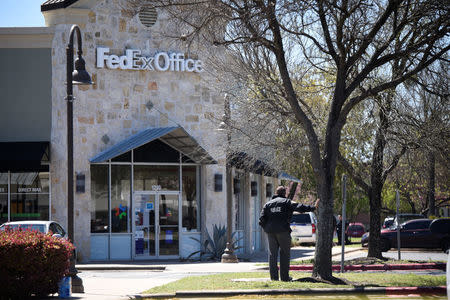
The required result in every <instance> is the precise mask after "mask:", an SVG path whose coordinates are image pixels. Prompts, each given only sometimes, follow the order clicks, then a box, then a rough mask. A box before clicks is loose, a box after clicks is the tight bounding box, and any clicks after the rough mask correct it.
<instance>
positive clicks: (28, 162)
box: [0, 142, 50, 172]
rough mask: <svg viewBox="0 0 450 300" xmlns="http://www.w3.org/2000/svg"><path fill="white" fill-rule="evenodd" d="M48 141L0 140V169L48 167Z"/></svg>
mask: <svg viewBox="0 0 450 300" xmlns="http://www.w3.org/2000/svg"><path fill="white" fill-rule="evenodd" d="M49 145H50V142H1V143H0V171H2V172H6V171H39V170H43V169H48V165H45V163H49V161H50V150H49Z"/></svg>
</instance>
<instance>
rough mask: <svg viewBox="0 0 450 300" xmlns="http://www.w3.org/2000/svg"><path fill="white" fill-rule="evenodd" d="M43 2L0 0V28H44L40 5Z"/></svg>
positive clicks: (41, 0) (43, 0) (35, 0)
mask: <svg viewBox="0 0 450 300" xmlns="http://www.w3.org/2000/svg"><path fill="white" fill-rule="evenodd" d="M44 2H45V0H0V27H39V26H45V21H44V16H43V15H42V13H41V4H42V3H44Z"/></svg>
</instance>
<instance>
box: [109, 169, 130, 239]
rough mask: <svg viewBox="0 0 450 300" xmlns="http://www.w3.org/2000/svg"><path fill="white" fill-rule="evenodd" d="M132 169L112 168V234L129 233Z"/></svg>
mask: <svg viewBox="0 0 450 300" xmlns="http://www.w3.org/2000/svg"><path fill="white" fill-rule="evenodd" d="M130 198H131V167H130V166H121V165H112V166H111V232H129V230H128V228H129V226H128V224H129V207H130Z"/></svg>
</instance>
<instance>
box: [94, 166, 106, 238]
mask: <svg viewBox="0 0 450 300" xmlns="http://www.w3.org/2000/svg"><path fill="white" fill-rule="evenodd" d="M91 198H92V205H93V209H92V211H91V232H93V233H100V232H109V218H108V211H109V208H108V207H109V206H108V198H109V193H108V166H104V165H92V166H91Z"/></svg>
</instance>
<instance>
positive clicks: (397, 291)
mask: <svg viewBox="0 0 450 300" xmlns="http://www.w3.org/2000/svg"><path fill="white" fill-rule="evenodd" d="M355 293H364V294H383V295H411V294H419V295H423V294H432V295H445V294H446V293H447V288H446V287H445V286H436V287H355V288H340V289H334V288H320V289H267V290H264V289H255V290H215V291H205V290H199V291H177V292H175V293H166V294H152V295H145V294H141V295H135V296H134V299H165V298H195V297H230V296H238V295H283V294H290V295H297V294H302V295H316V294H322V295H324V294H330V295H336V294H355Z"/></svg>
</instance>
